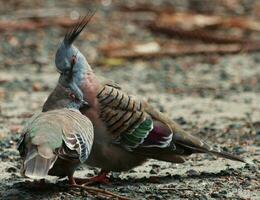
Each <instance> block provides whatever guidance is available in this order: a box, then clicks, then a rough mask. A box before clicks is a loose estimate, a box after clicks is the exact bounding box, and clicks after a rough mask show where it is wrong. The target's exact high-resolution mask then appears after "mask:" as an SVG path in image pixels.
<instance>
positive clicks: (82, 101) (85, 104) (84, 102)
mask: <svg viewBox="0 0 260 200" xmlns="http://www.w3.org/2000/svg"><path fill="white" fill-rule="evenodd" d="M81 103H82V104H83V106H89V104H88V102H86V101H85V100H81Z"/></svg>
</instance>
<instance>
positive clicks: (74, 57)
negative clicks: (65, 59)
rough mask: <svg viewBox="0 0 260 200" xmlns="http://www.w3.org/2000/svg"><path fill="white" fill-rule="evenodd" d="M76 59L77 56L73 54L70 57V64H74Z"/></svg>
mask: <svg viewBox="0 0 260 200" xmlns="http://www.w3.org/2000/svg"><path fill="white" fill-rule="evenodd" d="M76 60H77V57H76V56H75V55H73V56H72V58H71V61H70V63H71V65H75V64H76Z"/></svg>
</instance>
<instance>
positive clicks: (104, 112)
mask: <svg viewBox="0 0 260 200" xmlns="http://www.w3.org/2000/svg"><path fill="white" fill-rule="evenodd" d="M90 18H91V17H85V18H83V19H82V20H80V21H79V23H78V24H77V25H76V26H75V27H74V28H72V30H71V31H70V32H68V33H67V34H66V36H65V37H64V40H63V41H62V42H61V44H60V46H59V48H58V50H57V52H56V58H55V64H56V68H57V70H58V71H59V72H60V78H59V84H60V85H62V86H64V87H71V88H74V89H75V91H78V93H80V94H82V95H83V96H84V101H86V102H87V103H88V107H84V108H82V109H80V111H81V113H82V114H84V115H85V116H87V117H88V118H89V119H90V120H91V122H92V124H93V126H94V135H95V138H94V143H93V148H92V151H91V153H90V156H89V158H88V159H87V161H86V164H88V165H90V166H93V167H98V168H101V169H102V176H103V175H104V173H105V174H107V173H108V172H109V171H118V172H120V171H126V170H129V169H131V168H133V167H136V166H138V165H141V164H142V163H144V162H145V161H146V160H147V159H149V158H153V159H157V160H161V161H168V162H173V163H183V162H184V161H185V157H187V156H189V155H191V154H193V153H210V154H213V155H216V156H220V157H223V158H227V159H231V160H235V161H241V162H244V160H243V159H242V158H240V157H238V156H235V155H232V154H230V153H227V152H223V151H219V150H216V149H214V148H212V147H210V146H209V145H208V144H207V143H205V142H204V141H202V140H200V139H199V138H197V137H195V136H193V135H191V134H189V133H187V132H185V131H184V130H183V129H182V128H181V127H180V126H179V125H178V124H177V123H176V122H174V121H173V120H171V119H170V118H169V117H168V116H167V115H166V114H163V113H161V112H159V111H158V110H157V109H155V108H153V107H152V106H151V105H150V104H149V103H148V102H146V101H143V100H138V98H136V97H134V96H130V95H128V94H127V93H126V92H124V91H123V89H122V88H121V87H120V86H119V85H118V84H116V83H114V82H113V81H109V80H106V79H105V78H103V77H98V76H96V75H95V74H94V72H93V70H92V68H91V66H90V65H89V64H88V62H87V60H86V58H85V57H84V55H83V54H82V53H81V52H80V51H79V49H78V48H76V47H75V46H74V45H73V42H74V41H75V40H76V38H77V37H78V35H79V34H80V32H81V31H82V30H83V29H84V28H85V27H86V25H87V23H88V22H89V19H90ZM71 65H73V70H71ZM68 77H73V81H72V82H70V83H68V81H67V80H68ZM53 93H54V94H55V91H54V92H53Z"/></svg>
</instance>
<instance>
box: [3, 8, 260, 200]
mask: <svg viewBox="0 0 260 200" xmlns="http://www.w3.org/2000/svg"><path fill="white" fill-rule="evenodd" d="M104 13H106V11H104ZM108 16H111V18H113V17H112V14H108ZM98 19H99V20H97V21H99V24H98V22H97V24H96V25H95V26H94V25H93V26H92V27H91V26H90V30H89V31H90V36H89V37H88V38H87V39H89V40H90V42H88V41H89V40H87V39H83V38H81V43H80V42H78V46H80V49H81V50H82V51H83V52H84V54H85V55H86V56H88V57H89V60H90V63H91V64H92V66H93V68H94V70H95V71H96V73H97V74H99V75H103V76H105V77H107V78H109V79H113V80H115V81H117V82H118V83H120V85H122V87H123V88H125V90H126V91H128V92H129V93H132V94H135V95H138V96H140V97H142V98H143V97H145V98H146V99H148V100H149V101H150V102H151V104H153V105H154V106H156V107H157V108H158V109H160V110H161V111H162V112H165V113H167V114H168V115H169V116H170V117H171V118H172V119H174V120H176V121H177V122H178V123H179V124H180V125H181V126H182V127H183V128H184V129H185V130H187V131H189V132H191V133H193V134H194V135H197V136H198V137H200V138H202V139H204V140H206V141H207V142H208V143H210V144H212V145H215V146H216V147H219V148H223V149H224V150H226V151H229V152H233V153H234V154H238V155H240V156H241V157H243V158H245V159H246V161H247V162H248V163H247V164H243V163H238V162H233V161H228V160H224V159H216V158H214V157H212V156H210V155H195V156H192V157H191V158H190V159H188V160H187V162H186V163H184V164H179V165H177V164H171V163H166V162H159V161H156V160H149V161H148V162H147V163H145V165H143V166H140V167H138V168H135V169H133V170H131V171H128V172H125V173H112V174H111V180H112V182H111V184H109V185H99V186H97V187H100V188H105V189H107V190H109V191H113V192H115V193H117V194H121V195H125V196H127V197H129V198H132V199H201V200H202V199H260V198H259V197H260V181H259V180H260V173H259V172H260V165H259V164H260V161H259V158H260V147H259V146H260V102H259V99H260V84H259V83H260V59H259V57H260V53H252V54H239V55H226V56H219V55H212V56H205V55H204V56H203V55H202V56H184V57H179V58H160V59H150V60H130V61H126V60H125V61H123V62H122V63H121V64H120V65H119V66H116V67H109V66H107V65H101V64H95V63H98V62H97V59H98V56H99V55H98V50H97V47H98V46H99V43H102V42H99V41H100V40H101V41H102V39H104V37H105V36H104V35H106V34H108V35H109V34H111V30H107V29H106V28H107V25H106V24H105V22H102V23H101V21H102V20H105V19H106V15H105V14H104V16H103V15H100V14H99V15H98ZM109 19H110V18H109ZM107 20H108V19H107ZM115 24H116V22H115ZM119 26H122V27H124V29H123V30H122V31H123V33H125V34H127V35H128V36H127V37H128V38H127V39H131V38H136V39H135V40H137V41H138V40H139V41H141V39H142V38H145V40H152V39H153V37H154V36H152V35H151V34H150V33H148V32H147V30H140V31H139V32H138V33H136V34H135V33H134V32H135V31H134V30H137V29H138V28H139V27H138V26H137V25H135V24H132V23H131V22H129V24H128V25H127V26H126V27H125V25H124V24H120V25H119ZM97 27H99V29H102V30H104V31H106V32H103V31H102V30H101V31H100V35H99V34H96V32H97V30H98V28H97ZM100 27H102V28H100ZM63 34H64V30H63V29H50V30H44V31H42V32H41V33H39V34H36V35H35V34H34V33H33V32H28V33H27V32H26V33H19V34H16V35H15V34H14V35H11V36H10V35H8V34H4V35H3V36H4V38H5V39H8V38H9V37H15V39H16V40H18V42H19V48H20V49H19V48H17V47H15V46H12V43H11V44H6V45H7V46H4V45H3V47H2V49H1V60H6V59H7V60H8V59H9V60H10V59H11V60H12V59H13V58H14V57H13V56H12V54H15V53H16V52H18V51H19V52H20V53H19V54H17V55H18V57H28V56H30V55H33V52H34V51H35V49H33V48H32V47H31V46H30V42H28V41H29V40H28V41H25V40H24V37H25V36H26V37H27V38H31V40H32V42H31V43H35V41H40V50H39V51H38V52H39V54H40V55H41V56H43V57H44V56H45V57H46V59H47V60H48V63H47V64H46V65H44V66H43V67H41V68H39V66H38V65H36V64H30V63H29V64H28V63H26V64H19V63H18V64H12V65H11V66H10V65H9V64H8V63H7V64H6V63H5V62H4V63H3V64H1V65H0V102H1V105H0V174H1V176H0V199H88V197H87V194H86V193H85V192H84V191H81V190H76V189H75V190H71V189H68V188H67V187H66V186H65V185H66V181H65V180H57V179H55V178H52V177H50V179H49V180H48V182H47V184H46V186H45V187H44V188H36V187H35V186H34V185H35V184H33V183H32V182H31V180H27V179H25V178H23V177H21V176H20V173H19V169H20V165H21V160H20V158H19V154H18V152H17V150H16V142H17V141H18V138H19V134H20V132H21V129H22V127H23V125H24V124H25V122H26V120H27V119H28V118H29V117H30V116H31V114H33V113H34V112H37V111H39V110H40V109H41V106H42V104H43V102H44V101H45V99H46V98H47V96H48V95H49V93H50V92H51V90H52V89H53V88H54V87H55V85H56V83H57V78H58V74H57V73H56V71H55V68H54V62H53V57H54V56H53V55H54V53H55V49H56V47H57V44H58V41H59V40H60V39H61V38H62V35H63ZM129 35H130V36H129ZM120 36H122V35H120ZM46 37H47V38H48V37H49V38H50V40H48V39H46ZM122 38H123V37H122ZM147 38H148V39H147ZM124 39H125V38H124ZM82 41H85V42H82ZM26 42H27V43H29V44H27V43H26ZM8 45H9V46H8ZM23 45H24V46H23ZM21 47H22V48H21ZM15 58H16V57H15ZM14 60H15V59H14ZM97 173H98V169H94V168H88V167H86V166H82V167H81V168H80V169H79V170H78V171H77V172H76V176H78V177H91V176H93V175H94V174H97ZM154 176H156V177H157V178H154ZM91 199H92V198H91Z"/></svg>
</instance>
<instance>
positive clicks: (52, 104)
mask: <svg viewBox="0 0 260 200" xmlns="http://www.w3.org/2000/svg"><path fill="white" fill-rule="evenodd" d="M75 88H77V87H76V86H75V84H72V83H70V84H68V85H67V86H63V85H61V84H58V85H57V87H56V88H55V90H54V91H53V92H52V93H51V94H50V95H49V97H48V99H47V100H46V102H45V103H44V105H43V109H42V111H43V112H46V111H49V110H55V109H61V108H74V109H76V110H79V109H81V108H83V107H88V103H87V102H86V101H84V99H83V94H82V92H81V91H80V90H79V91H78V90H77V89H75Z"/></svg>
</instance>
